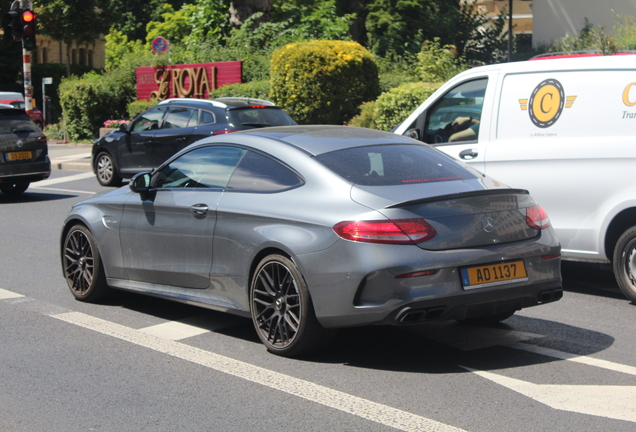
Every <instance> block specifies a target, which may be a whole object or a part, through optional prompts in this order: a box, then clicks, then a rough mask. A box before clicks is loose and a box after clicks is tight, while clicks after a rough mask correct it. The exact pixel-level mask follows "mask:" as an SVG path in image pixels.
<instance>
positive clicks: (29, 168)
mask: <svg viewBox="0 0 636 432" xmlns="http://www.w3.org/2000/svg"><path fill="white" fill-rule="evenodd" d="M50 175H51V161H50V159H49V157H48V156H45V159H44V160H42V161H36V162H25V163H19V164H0V183H23V182H29V183H32V182H36V181H39V180H44V179H47V178H49V176H50Z"/></svg>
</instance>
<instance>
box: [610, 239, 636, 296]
mask: <svg viewBox="0 0 636 432" xmlns="http://www.w3.org/2000/svg"><path fill="white" fill-rule="evenodd" d="M613 265H614V276H616V282H618V287H619V288H620V289H621V291H622V292H623V294H625V296H626V297H627V298H628V299H630V300H631V301H632V303H636V226H633V227H631V228H630V229H628V230H627V231H625V232H624V233H623V235H621V236H620V238H619V239H618V243H616V248H614V262H613Z"/></svg>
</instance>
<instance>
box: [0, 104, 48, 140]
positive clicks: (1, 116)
mask: <svg viewBox="0 0 636 432" xmlns="http://www.w3.org/2000/svg"><path fill="white" fill-rule="evenodd" d="M37 131H39V129H38V128H37V126H35V124H33V122H32V121H31V119H30V118H29V117H28V116H27V115H26V114H25V113H24V111H20V110H16V109H0V134H12V133H23V132H37Z"/></svg>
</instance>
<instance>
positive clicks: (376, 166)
mask: <svg viewBox="0 0 636 432" xmlns="http://www.w3.org/2000/svg"><path fill="white" fill-rule="evenodd" d="M316 160H318V161H319V162H320V163H322V164H323V165H325V166H326V167H327V168H329V169H330V170H332V171H333V172H335V173H336V174H338V175H339V176H341V177H343V178H345V179H346V180H349V181H350V182H352V183H355V184H358V185H365V186H389V185H399V184H413V183H430V182H440V181H453V180H468V179H471V180H472V179H475V178H476V177H475V175H474V174H473V173H472V172H470V171H469V170H467V169H466V168H464V167H462V166H461V165H460V164H458V163H456V162H454V161H453V160H452V159H450V158H449V157H447V156H444V155H443V154H441V153H439V152H438V151H436V150H434V149H432V148H430V147H426V146H423V145H417V144H413V145H409V144H406V145H402V144H398V145H377V146H369V147H355V148H349V149H345V150H337V151H333V152H329V153H323V154H321V155H318V156H316Z"/></svg>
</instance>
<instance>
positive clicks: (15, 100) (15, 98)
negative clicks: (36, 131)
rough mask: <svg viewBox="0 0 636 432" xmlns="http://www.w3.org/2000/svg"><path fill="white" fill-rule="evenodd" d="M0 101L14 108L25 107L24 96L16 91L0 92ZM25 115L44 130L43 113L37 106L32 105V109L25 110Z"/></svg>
mask: <svg viewBox="0 0 636 432" xmlns="http://www.w3.org/2000/svg"><path fill="white" fill-rule="evenodd" d="M0 103H6V104H9V105H11V106H12V107H14V108H19V109H25V108H26V104H25V102H24V96H23V95H22V93H18V92H0ZM27 115H28V116H29V117H30V118H31V120H33V122H34V123H35V124H36V125H37V127H39V128H40V130H44V115H43V114H42V111H40V110H39V109H38V108H37V107H35V106H34V107H33V109H32V110H30V111H27Z"/></svg>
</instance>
